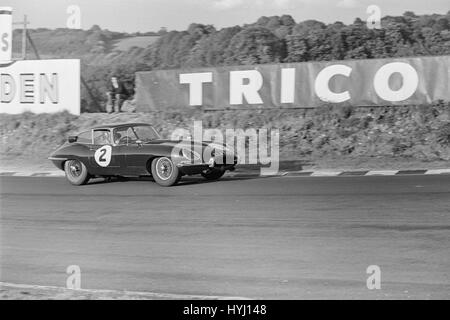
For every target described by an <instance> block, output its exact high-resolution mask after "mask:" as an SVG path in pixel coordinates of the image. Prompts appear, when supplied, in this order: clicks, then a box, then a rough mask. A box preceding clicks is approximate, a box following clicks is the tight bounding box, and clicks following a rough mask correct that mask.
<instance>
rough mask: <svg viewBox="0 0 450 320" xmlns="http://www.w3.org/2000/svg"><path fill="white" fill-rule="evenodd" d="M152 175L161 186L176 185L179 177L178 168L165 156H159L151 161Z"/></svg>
mask: <svg viewBox="0 0 450 320" xmlns="http://www.w3.org/2000/svg"><path fill="white" fill-rule="evenodd" d="M152 176H153V179H155V182H156V183H157V184H159V185H160V186H163V187H170V186H173V185H176V184H177V183H178V181H179V180H180V178H181V174H180V170H179V169H178V167H177V166H176V165H174V164H173V161H172V160H171V159H170V158H167V157H159V158H156V159H154V160H153V161H152Z"/></svg>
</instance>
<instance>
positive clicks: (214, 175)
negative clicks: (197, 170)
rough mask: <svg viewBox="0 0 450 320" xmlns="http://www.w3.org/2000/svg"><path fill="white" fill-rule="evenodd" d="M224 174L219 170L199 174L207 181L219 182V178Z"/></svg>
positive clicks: (223, 171)
mask: <svg viewBox="0 0 450 320" xmlns="http://www.w3.org/2000/svg"><path fill="white" fill-rule="evenodd" d="M224 174H225V170H220V169H212V170H211V171H209V172H207V173H204V172H202V173H201V175H202V177H203V178H205V179H206V180H209V181H214V180H219V179H220V178H222V176H223V175H224Z"/></svg>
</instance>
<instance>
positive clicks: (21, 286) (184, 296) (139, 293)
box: [0, 282, 250, 300]
mask: <svg viewBox="0 0 450 320" xmlns="http://www.w3.org/2000/svg"><path fill="white" fill-rule="evenodd" d="M2 286H5V287H10V288H16V289H35V290H59V291H61V290H62V291H65V292H73V293H93V294H95V293H102V294H116V295H134V296H141V297H143V298H165V299H198V300H206V299H211V300H250V298H244V297H228V296H206V295H192V294H173V293H157V292H143V291H128V290H108V289H78V290H75V289H67V288H64V287H57V286H40V285H30V284H18V283H10V282H0V287H2Z"/></svg>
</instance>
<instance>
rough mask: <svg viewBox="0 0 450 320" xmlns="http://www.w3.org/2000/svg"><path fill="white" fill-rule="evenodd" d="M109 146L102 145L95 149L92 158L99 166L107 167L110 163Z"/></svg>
mask: <svg viewBox="0 0 450 320" xmlns="http://www.w3.org/2000/svg"><path fill="white" fill-rule="evenodd" d="M111 153H112V147H111V146H108V145H106V146H102V147H100V148H98V149H97V150H96V151H95V154H94V159H95V162H97V164H98V165H99V166H100V167H107V166H109V164H110V163H111Z"/></svg>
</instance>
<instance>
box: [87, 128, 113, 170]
mask: <svg viewBox="0 0 450 320" xmlns="http://www.w3.org/2000/svg"><path fill="white" fill-rule="evenodd" d="M92 138H93V143H92V145H91V146H90V148H89V150H90V151H91V154H90V157H89V163H90V165H91V168H92V173H93V174H98V175H117V174H120V173H121V170H120V169H121V168H120V148H119V147H117V146H115V145H114V144H113V143H112V138H111V130H109V129H94V131H93V137H92Z"/></svg>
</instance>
